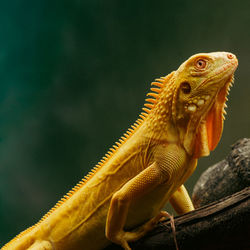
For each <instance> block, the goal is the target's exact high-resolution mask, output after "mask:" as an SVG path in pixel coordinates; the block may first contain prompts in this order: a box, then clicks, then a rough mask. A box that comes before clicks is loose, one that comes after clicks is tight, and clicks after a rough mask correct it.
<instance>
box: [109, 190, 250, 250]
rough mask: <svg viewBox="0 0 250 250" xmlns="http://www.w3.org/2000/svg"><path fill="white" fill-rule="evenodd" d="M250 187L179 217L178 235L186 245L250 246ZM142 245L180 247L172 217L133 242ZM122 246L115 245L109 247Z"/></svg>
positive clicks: (177, 219)
mask: <svg viewBox="0 0 250 250" xmlns="http://www.w3.org/2000/svg"><path fill="white" fill-rule="evenodd" d="M249 197H250V188H249V187H248V188H245V189H244V190H242V191H240V192H238V193H235V194H233V195H231V196H228V197H226V198H223V199H221V200H220V201H218V202H214V203H211V204H209V205H207V206H205V207H202V208H199V209H197V210H195V211H192V212H190V213H187V214H185V215H182V216H177V217H175V227H176V238H177V242H178V246H179V249H180V250H185V249H202V250H203V249H227V250H228V249H250V244H249V242H250V241H249V236H250V235H249V232H250V216H249V215H250V213H249V212H250V211H249V207H250V201H249ZM130 245H131V247H132V249H133V250H138V249H145V250H147V249H165V250H166V249H168V250H170V249H176V247H175V244H174V238H173V233H172V230H171V226H170V222H169V220H166V221H165V222H161V223H159V224H158V226H157V227H156V228H155V229H154V230H153V231H152V232H150V233H149V234H147V235H146V236H145V237H144V238H142V239H141V240H139V241H138V242H136V243H133V244H130ZM112 249H113V250H115V249H121V248H120V247H119V246H116V245H111V246H110V247H108V248H106V250H112Z"/></svg>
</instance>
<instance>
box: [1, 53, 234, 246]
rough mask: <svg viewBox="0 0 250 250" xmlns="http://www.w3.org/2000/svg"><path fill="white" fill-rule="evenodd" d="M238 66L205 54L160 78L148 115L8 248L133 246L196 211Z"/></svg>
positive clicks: (230, 60) (229, 59)
mask: <svg viewBox="0 0 250 250" xmlns="http://www.w3.org/2000/svg"><path fill="white" fill-rule="evenodd" d="M237 66H238V60H237V58H236V56H235V55H233V54H231V53H227V52H214V53H200V54H196V55H194V56H192V57H190V58H189V59H188V60H187V61H185V62H184V63H183V64H181V66H180V67H179V68H178V69H177V70H176V71H173V72H172V73H170V74H169V75H167V76H165V77H161V78H159V79H156V81H155V82H153V83H152V85H154V87H152V88H151V91H152V92H150V93H148V96H150V98H148V99H146V104H145V107H144V108H143V112H142V113H141V114H140V118H139V119H138V120H137V121H136V122H135V124H134V125H132V126H131V128H129V129H128V131H127V132H126V133H125V134H124V136H122V137H121V139H120V140H119V142H117V143H116V145H114V146H113V147H112V148H110V150H109V152H108V153H107V154H106V155H105V156H104V157H103V158H102V160H101V161H100V162H99V163H98V164H97V165H96V166H95V167H94V168H93V170H92V171H91V172H90V173H89V174H88V175H87V176H86V177H85V178H84V179H82V181H80V183H78V184H77V185H76V186H75V187H74V188H73V189H72V190H71V191H69V192H68V193H67V194H66V195H65V196H64V197H63V198H62V199H61V200H60V201H59V202H58V203H57V204H56V205H55V206H54V207H53V208H52V209H51V210H50V211H49V212H48V213H47V214H46V215H44V216H43V218H42V219H41V220H40V221H39V222H38V223H37V224H36V225H34V226H32V227H30V228H28V229H27V230H25V231H24V232H22V233H20V234H19V235H18V236H16V237H15V238H14V239H13V240H11V241H10V242H9V243H8V244H6V245H5V246H3V248H2V249H3V250H7V249H11V250H14V249H29V250H31V249H32V250H33V249H36V250H40V249H60V250H64V249H78V250H79V249H87V250H89V249H102V248H104V247H106V246H107V245H108V244H110V243H111V242H114V243H116V244H120V245H121V246H122V247H123V248H124V249H127V250H128V249H130V247H129V244H128V242H132V241H136V240H137V239H139V238H141V237H142V236H143V235H145V234H146V233H147V232H148V231H150V230H152V228H153V227H154V225H155V224H156V223H157V222H158V221H159V220H160V219H162V218H164V217H165V216H167V213H166V212H164V211H162V208H163V206H164V204H165V203H166V202H167V201H170V203H171V204H172V206H173V207H174V209H175V210H176V211H177V213H179V214H182V213H186V212H189V211H191V210H193V209H194V208H193V205H192V202H191V200H190V198H189V196H188V193H187V191H186V189H185V187H184V185H183V183H184V182H185V181H186V180H187V178H188V177H189V176H190V175H191V174H192V173H193V171H194V170H195V168H196V164H197V159H198V158H199V157H202V156H207V155H209V153H210V151H211V150H214V149H215V147H216V146H217V144H218V142H219V140H220V137H221V133H222V130H223V120H224V113H225V111H224V107H225V105H226V104H225V102H226V100H227V97H226V96H227V94H228V92H229V88H230V86H231V85H232V82H233V79H234V72H235V70H236V68H237Z"/></svg>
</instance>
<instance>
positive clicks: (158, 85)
mask: <svg viewBox="0 0 250 250" xmlns="http://www.w3.org/2000/svg"><path fill="white" fill-rule="evenodd" d="M151 85H154V86H157V87H160V88H162V86H163V84H162V83H160V82H152V83H151Z"/></svg>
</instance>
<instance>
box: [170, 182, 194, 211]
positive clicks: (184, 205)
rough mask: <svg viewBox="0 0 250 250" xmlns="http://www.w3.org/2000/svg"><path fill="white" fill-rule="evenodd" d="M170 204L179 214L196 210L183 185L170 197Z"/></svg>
mask: <svg viewBox="0 0 250 250" xmlns="http://www.w3.org/2000/svg"><path fill="white" fill-rule="evenodd" d="M169 202H170V203H171V205H172V207H173V208H174V210H175V211H176V212H177V213H178V214H185V213H187V212H190V211H192V210H194V206H193V203H192V201H191V199H190V197H189V195H188V192H187V190H186V188H185V187H184V185H181V186H180V187H179V188H178V189H177V190H176V191H175V192H174V193H173V195H172V196H171V197H170V199H169Z"/></svg>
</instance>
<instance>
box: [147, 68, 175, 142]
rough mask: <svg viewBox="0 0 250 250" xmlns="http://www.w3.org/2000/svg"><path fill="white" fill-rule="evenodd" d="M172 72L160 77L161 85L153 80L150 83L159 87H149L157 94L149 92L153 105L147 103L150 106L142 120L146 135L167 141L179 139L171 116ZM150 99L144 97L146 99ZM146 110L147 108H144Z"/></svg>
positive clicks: (173, 85)
mask: <svg viewBox="0 0 250 250" xmlns="http://www.w3.org/2000/svg"><path fill="white" fill-rule="evenodd" d="M174 73H175V72H172V73H171V74H169V75H167V76H166V77H163V78H162V80H161V79H157V80H158V81H161V82H162V86H160V85H157V82H153V83H152V85H157V86H159V87H160V88H159V89H156V88H151V90H152V91H155V92H157V93H158V94H157V95H155V94H154V95H153V94H152V93H149V94H148V95H153V96H154V97H155V102H154V105H151V106H150V105H147V104H145V106H146V107H150V108H151V109H150V112H148V115H147V117H146V119H145V120H144V124H143V127H144V128H145V130H144V134H145V136H147V137H150V138H152V139H156V140H163V141H168V142H177V141H178V140H179V136H178V130H177V128H176V126H175V124H174V121H173V117H172V105H173V93H174V88H175V84H174ZM150 100H151V101H152V99H146V101H150ZM144 110H145V109H144ZM146 111H148V110H146Z"/></svg>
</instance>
